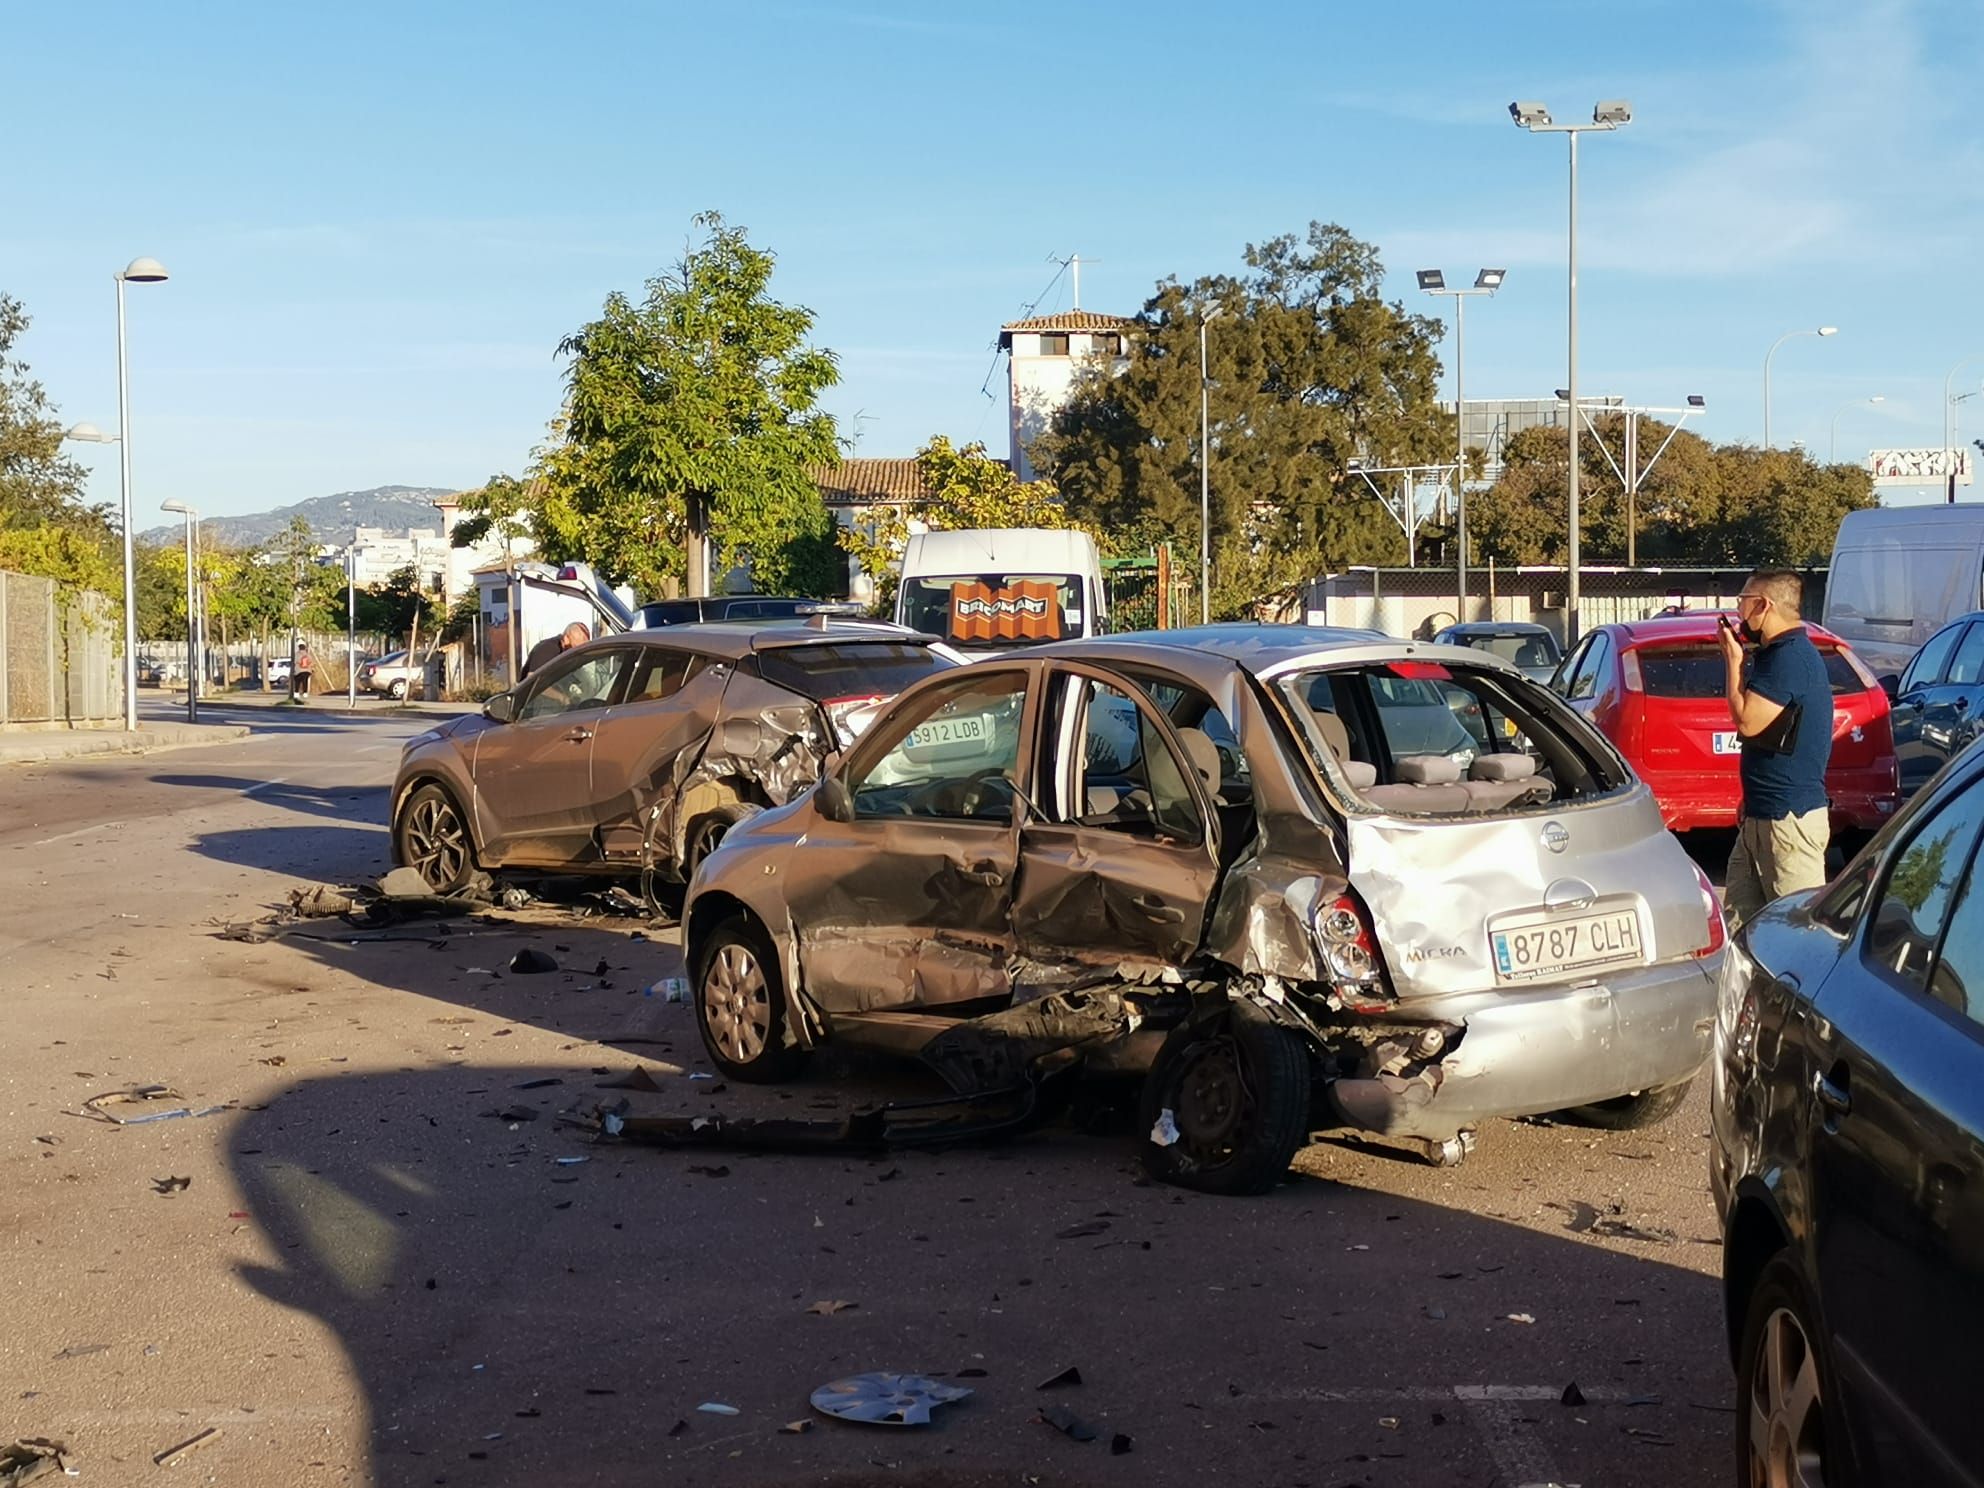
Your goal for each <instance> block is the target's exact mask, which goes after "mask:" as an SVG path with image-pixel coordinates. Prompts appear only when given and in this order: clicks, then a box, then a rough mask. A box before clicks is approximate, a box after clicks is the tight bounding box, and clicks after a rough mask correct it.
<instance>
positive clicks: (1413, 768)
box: [1397, 754, 1460, 785]
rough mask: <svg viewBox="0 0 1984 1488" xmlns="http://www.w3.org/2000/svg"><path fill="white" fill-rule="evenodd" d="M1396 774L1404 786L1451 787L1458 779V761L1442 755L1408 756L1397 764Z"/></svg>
mask: <svg viewBox="0 0 1984 1488" xmlns="http://www.w3.org/2000/svg"><path fill="white" fill-rule="evenodd" d="M1397 774H1398V778H1399V780H1400V781H1401V782H1402V783H1403V784H1406V785H1452V784H1453V783H1454V782H1455V781H1457V780H1459V779H1460V761H1459V760H1457V759H1449V758H1448V757H1447V756H1446V755H1444V754H1408V755H1406V756H1405V757H1404V758H1403V759H1401V760H1400V761H1399V762H1398V765H1397Z"/></svg>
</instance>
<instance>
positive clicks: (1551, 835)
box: [1543, 822, 1571, 853]
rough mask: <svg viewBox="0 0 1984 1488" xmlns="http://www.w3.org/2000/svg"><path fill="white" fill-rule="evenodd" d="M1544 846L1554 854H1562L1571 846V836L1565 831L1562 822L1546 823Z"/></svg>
mask: <svg viewBox="0 0 1984 1488" xmlns="http://www.w3.org/2000/svg"><path fill="white" fill-rule="evenodd" d="M1543 845H1544V846H1545V847H1547V848H1549V849H1550V851H1552V852H1553V853H1560V852H1562V851H1563V850H1564V849H1565V848H1567V847H1569V846H1570V845H1571V834H1570V833H1569V832H1566V831H1565V830H1564V824H1563V823H1562V822H1546V823H1545V824H1544V827H1543Z"/></svg>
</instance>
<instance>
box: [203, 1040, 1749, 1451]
mask: <svg viewBox="0 0 1984 1488" xmlns="http://www.w3.org/2000/svg"><path fill="white" fill-rule="evenodd" d="M596 1057H597V1056H596V1054H594V1053H591V1052H588V1051H586V1050H584V1049H573V1050H572V1052H571V1054H570V1056H569V1060H570V1062H558V1063H553V1064H549V1065H534V1064H527V1063H493V1064H483V1065H480V1066H468V1065H463V1066H460V1067H455V1068H428V1069H409V1070H403V1071H400V1072H395V1073H377V1074H365V1075H344V1076H331V1077H326V1078H316V1079H308V1080H304V1081H300V1082H298V1083H297V1084H295V1085H293V1086H290V1087H289V1088H287V1089H286V1090H284V1091H283V1092H281V1093H280V1094H279V1095H278V1096H277V1097H276V1098H274V1099H273V1100H272V1101H271V1102H270V1103H269V1105H268V1106H267V1108H266V1109H264V1110H261V1111H257V1112H253V1113H250V1114H248V1115H246V1116H244V1117H242V1118H241V1119H240V1120H239V1121H238V1123H237V1125H236V1126H235V1127H234V1129H233V1130H232V1132H231V1133H230V1134H229V1147H230V1152H231V1158H230V1160H231V1163H232V1166H233V1170H234V1173H235V1176H236V1178H237V1179H238V1181H239V1184H240V1187H241V1189H242V1191H243V1192H244V1193H245V1195H246V1199H247V1202H246V1207H247V1209H248V1211H249V1213H250V1215H251V1216H252V1220H253V1223H255V1224H256V1225H257V1226H259V1227H260V1229H261V1230H262V1232H263V1233H264V1234H265V1235H266V1238H267V1257H268V1258H267V1260H266V1262H265V1263H257V1264H251V1265H245V1266H244V1267H243V1268H242V1276H243V1280H244V1281H245V1282H246V1283H247V1284H248V1285H249V1286H250V1287H252V1288H253V1290H254V1291H255V1292H257V1293H258V1294H259V1295H260V1296H261V1297H263V1298H265V1299H267V1300H268V1301H269V1302H271V1303H273V1304H275V1305H277V1306H279V1307H282V1308H287V1309H292V1310H294V1311H296V1312H298V1313H300V1314H303V1315H304V1316H306V1317H308V1318H311V1319H315V1320H317V1321H319V1322H321V1323H323V1324H324V1325H325V1326H327V1327H328V1328H329V1329H331V1330H333V1331H334V1332H335V1334H336V1336H337V1339H338V1341H339V1344H340V1346H341V1347H342V1349H343V1350H344V1352H345V1354H346V1355H347V1357H348V1359H349V1361H350V1366H351V1369H352V1370H353V1372H354V1374H355V1376H356V1378H357V1379H358V1381H359V1382H360V1384H361V1385H362V1388H363V1390H364V1394H365V1397H366V1400H367V1402H368V1408H369V1412H370V1426H369V1431H370V1442H369V1449H370V1454H371V1474H372V1475H371V1478H370V1481H371V1482H372V1483H374V1484H375V1485H377V1488H416V1485H422V1488H424V1485H429V1484H477V1485H485V1488H510V1485H516V1488H524V1485H530V1488H538V1485H541V1484H543V1483H546V1482H551V1481H556V1482H559V1483H562V1484H571V1485H587V1484H598V1485H633V1484H641V1485H648V1484H656V1483H697V1484H701V1483H711V1484H723V1485H729V1484H736V1485H759V1488H771V1485H794V1488H797V1485H801V1484H805V1485H814V1484H821V1483H827V1484H834V1483H845V1484H853V1483H884V1482H886V1483H890V1484H902V1483H906V1482H908V1483H924V1484H927V1485H929V1488H938V1485H964V1484H976V1483H980V1482H985V1483H990V1482H1000V1483H1010V1482H1022V1481H1025V1482H1032V1481H1038V1482H1040V1483H1043V1484H1055V1483H1060V1484H1110V1485H1115V1484H1123V1485H1131V1484H1143V1483H1147V1482H1158V1483H1166V1482H1177V1483H1197V1482H1212V1481H1219V1482H1242V1481H1244V1482H1259V1483H1277V1484H1284V1483H1285V1484H1295V1483H1315V1484H1317V1485H1319V1488H1320V1485H1329V1488H1336V1485H1343V1484H1378V1483H1384V1484H1387V1485H1399V1484H1408V1485H1420V1484H1424V1485H1429V1488H1430V1485H1435V1484H1438V1485H1445V1484H1452V1483H1467V1484H1481V1485H1488V1484H1509V1485H1513V1484H1515V1483H1518V1482H1527V1481H1543V1480H1547V1479H1548V1478H1550V1477H1553V1476H1554V1477H1558V1478H1560V1479H1562V1480H1564V1481H1583V1482H1603V1483H1606V1484H1609V1485H1636V1484H1647V1485H1652V1484H1660V1485H1662V1488H1665V1485H1667V1484H1671V1483H1673V1482H1707V1481H1713V1480H1715V1478H1716V1475H1717V1474H1718V1473H1719V1472H1721V1471H1722V1470H1724V1469H1725V1467H1726V1462H1727V1457H1728V1445H1727V1436H1728V1432H1729V1431H1730V1430H1732V1429H1733V1425H1732V1421H1731V1417H1730V1416H1728V1415H1727V1414H1725V1413H1723V1407H1725V1406H1726V1405H1727V1403H1728V1399H1727V1397H1728V1395H1729V1393H1730V1392H1729V1390H1728V1388H1727V1378H1726V1364H1725V1363H1724V1362H1723V1361H1722V1359H1721V1355H1720V1347H1721V1345H1720V1334H1719V1303H1718V1289H1717V1286H1716V1283H1715V1282H1714V1280H1713V1279H1712V1278H1711V1277H1710V1276H1709V1275H1706V1274H1704V1273H1703V1272H1702V1271H1701V1270H1698V1269H1692V1268H1691V1267H1690V1266H1689V1265H1687V1264H1681V1263H1679V1262H1685V1261H1688V1260H1689V1259H1690V1256H1689V1255H1685V1254H1682V1252H1683V1251H1684V1250H1685V1249H1686V1248H1687V1247H1688V1246H1689V1245H1690V1244H1691V1243H1692V1242H1691V1237H1680V1238H1678V1239H1677V1240H1676V1241H1675V1242H1674V1244H1672V1245H1668V1246H1627V1245H1623V1244H1620V1243H1617V1242H1614V1243H1609V1244H1602V1243H1599V1242H1597V1241H1595V1240H1593V1239H1591V1238H1589V1237H1585V1236H1573V1235H1567V1234H1555V1233H1545V1232H1542V1231H1539V1230H1537V1229H1533V1228H1526V1227H1524V1226H1521V1225H1517V1224H1511V1223H1507V1222H1505V1221H1503V1220H1500V1219H1494V1218H1489V1217H1486V1216H1483V1215H1479V1214H1474V1213H1469V1212H1467V1210H1466V1209H1464V1208H1462V1207H1458V1206H1457V1205H1448V1204H1437V1203H1428V1202H1424V1201H1421V1200H1418V1199H1412V1198H1402V1197H1400V1196H1398V1195H1397V1194H1395V1193H1388V1192H1383V1191H1379V1190H1377V1189H1371V1188H1365V1187H1360V1186H1357V1185H1355V1184H1352V1183H1341V1182H1331V1181H1324V1180H1317V1179H1302V1180H1296V1181H1291V1182H1290V1183H1288V1184H1286V1185H1284V1186H1283V1187H1282V1188H1280V1189H1278V1190H1277V1191H1276V1192H1274V1193H1273V1194H1270V1195H1268V1196H1265V1197H1262V1198H1259V1199H1251V1200H1249V1199H1217V1198H1208V1197H1204V1196H1199V1195H1192V1194H1187V1193H1183V1192H1180V1191H1177V1190H1172V1189H1167V1188H1162V1187H1155V1186H1149V1185H1147V1184H1146V1183H1145V1182H1144V1181H1143V1180H1142V1179H1141V1177H1140V1175H1139V1174H1138V1172H1137V1170H1136V1168H1135V1165H1134V1163H1133V1161H1131V1160H1130V1156H1129V1153H1128V1150H1127V1148H1126V1147H1125V1146H1124V1145H1123V1144H1121V1143H1118V1142H1113V1141H1105V1140H1099V1139H1095V1138H1090V1137H1085V1136H1082V1135H1079V1134H1077V1133H1074V1132H1071V1131H1067V1130H1048V1131H1044V1132H1040V1133H1036V1134H1034V1135H1032V1136H1030V1137H1027V1138H1024V1139H1021V1140H1017V1141H1013V1142H1009V1143H1007V1144H1005V1145H1002V1146H988V1147H976V1148H959V1149H956V1150H953V1151H949V1152H943V1153H927V1152H913V1153H902V1154H894V1155H890V1156H886V1157H881V1158H873V1159H871V1158H863V1157H858V1156H817V1155H816V1156H804V1157H800V1156H758V1157H753V1156H746V1155H741V1154H736V1153H729V1154H725V1153H716V1152H662V1151H655V1150H650V1149H641V1148H630V1147H624V1146H619V1145H595V1144H594V1143H593V1141H592V1140H591V1138H590V1137H589V1135H588V1134H587V1133H585V1132H583V1131H581V1130H578V1129H576V1128H573V1127H568V1126H564V1125H561V1123H560V1121H559V1114H560V1112H561V1111H564V1110H567V1109H572V1108H577V1109H583V1108H586V1107H588V1106H589V1105H590V1104H591V1103H592V1102H593V1101H595V1100H597V1099H600V1098H602V1097H605V1098H612V1097H614V1096H615V1095H616V1094H617V1093H616V1092H610V1091H598V1090H595V1089H594V1088H593V1087H594V1085H595V1083H596V1082H597V1081H598V1080H600V1079H603V1078H605V1076H604V1075H603V1074H601V1073H600V1072H599V1071H601V1070H603V1069H606V1068H609V1067H611V1066H610V1065H595V1064H592V1063H591V1062H590V1061H591V1060H593V1059H595V1058H596ZM661 1078H662V1080H663V1083H664V1089H663V1091H662V1093H661V1094H660V1095H658V1096H652V1097H643V1098H641V1099H644V1100H645V1101H647V1102H648V1103H650V1104H653V1105H655V1106H657V1107H662V1108H669V1109H678V1108H694V1107H696V1106H701V1107H703V1108H705V1109H709V1110H735V1109H738V1108H739V1107H740V1106H741V1107H744V1108H757V1107H758V1106H761V1105H770V1106H776V1105H778V1104H780V1102H779V1100H778V1097H779V1095H780V1094H784V1095H786V1096H787V1097H788V1098H789V1100H788V1101H787V1102H786V1104H792V1103H795V1102H796V1103H797V1104H798V1105H800V1106H810V1105H813V1104H815V1103H820V1102H821V1101H822V1099H823V1098H822V1096H821V1095H820V1094H819V1092H817V1091H816V1090H810V1089H809V1088H808V1087H806V1086H803V1085H802V1086H800V1087H797V1088H796V1089H794V1090H789V1091H785V1092H778V1091H762V1090H761V1091H743V1090H741V1089H739V1088H738V1087H730V1088H728V1089H725V1088H723V1087H722V1084H721V1082H714V1083H712V1082H703V1081H695V1082H691V1081H688V1080H686V1079H683V1078H680V1077H674V1076H667V1075H663V1076H662V1077H661ZM546 1081H558V1082H561V1083H556V1084H546V1083H543V1082H546ZM524 1112H532V1113H535V1114H534V1116H533V1117H532V1119H528V1120H526V1119H521V1118H522V1116H523V1113H524ZM491 1113H502V1114H491ZM1697 1263H1698V1262H1697ZM822 1302H827V1303H846V1304H852V1305H851V1306H847V1307H843V1308H838V1309H834V1308H824V1309H816V1308H815V1307H814V1304H816V1303H822ZM276 1326H277V1325H275V1324H274V1323H273V1322H272V1323H271V1328H272V1330H274V1329H275V1328H276ZM1070 1365H1073V1366H1076V1367H1077V1368H1078V1369H1079V1371H1080V1377H1081V1382H1080V1384H1079V1385H1076V1386H1072V1387H1068V1388H1058V1389H1054V1390H1050V1391H1042V1390H1039V1389H1037V1388H1036V1386H1037V1385H1038V1384H1039V1383H1040V1382H1041V1381H1043V1380H1046V1379H1048V1378H1049V1377H1050V1376H1053V1375H1055V1374H1057V1373H1058V1372H1060V1371H1061V1370H1063V1369H1065V1368H1067V1367H1068V1366H1070ZM867 1370H914V1371H924V1372H939V1373H943V1374H945V1375H947V1376H948V1377H949V1378H950V1379H951V1380H952V1381H953V1382H955V1383H961V1384H964V1385H966V1386H968V1387H969V1388H971V1389H972V1390H973V1391H974V1392H975V1393H974V1395H973V1397H972V1398H971V1399H970V1400H968V1401H965V1402H962V1403H960V1404H957V1405H954V1406H950V1407H946V1408H945V1409H944V1410H943V1411H942V1412H940V1419H939V1421H938V1423H937V1424H935V1425H933V1426H932V1427H930V1428H929V1429H927V1430H905V1431H888V1430H883V1429H879V1428H863V1427H855V1426H848V1425H845V1424H841V1423H837V1422H832V1421H826V1420H820V1419H815V1418H813V1417H812V1413H811V1412H810V1411H809V1409H808V1397H809V1393H810V1392H811V1391H812V1390H813V1389H814V1388H815V1387H816V1386H818V1385H820V1384H823V1383H825V1382H827V1381H829V1380H833V1379H836V1378H841V1377H844V1376H847V1375H850V1374H854V1373H859V1372H862V1371H867ZM1704 1380H1707V1381H1713V1382H1715V1383H1714V1385H1713V1386H1712V1387H1710V1386H1704V1385H1703V1383H1702V1382H1703V1381H1704ZM1573 1383H1575V1384H1576V1385H1577V1386H1578V1391H1577V1394H1576V1395H1574V1396H1572V1397H1571V1398H1572V1399H1573V1400H1574V1401H1575V1400H1576V1399H1578V1398H1579V1397H1580V1396H1581V1397H1582V1399H1583V1401H1584V1403H1583V1404H1581V1405H1578V1404H1573V1405H1566V1404H1563V1403H1562V1401H1561V1398H1560V1397H1561V1395H1562V1392H1563V1391H1564V1390H1565V1387H1567V1386H1569V1385H1571V1384H1573ZM706 1404H713V1405H718V1406H722V1407H724V1408H725V1409H724V1411H723V1412H721V1413H718V1412H711V1411H706V1410H703V1409H701V1407H703V1406H704V1405H706ZM1048 1406H1058V1407H1062V1408H1065V1409H1067V1410H1070V1411H1072V1412H1074V1413H1075V1414H1076V1415H1077V1416H1079V1417H1080V1418H1082V1419H1083V1420H1085V1421H1086V1422H1088V1423H1089V1424H1090V1425H1092V1426H1093V1427H1094V1429H1095V1430H1096V1431H1097V1433H1098V1436H1099V1439H1098V1440H1096V1441H1094V1442H1092V1443H1087V1444H1083V1443H1078V1442H1075V1441H1072V1440H1069V1439H1068V1438H1066V1437H1064V1436H1062V1435H1061V1434H1060V1433H1059V1432H1057V1431H1056V1430H1054V1429H1051V1428H1050V1427H1049V1426H1047V1425H1045V1424H1041V1423H1040V1422H1039V1421H1038V1420H1037V1419H1036V1418H1037V1414H1038V1412H1039V1411H1040V1410H1041V1408H1043V1407H1048ZM807 1419H813V1425H812V1426H811V1427H810V1428H809V1429H807V1430H806V1431H805V1432H804V1433H803V1434H785V1433H782V1432H781V1431H780V1429H779V1428H780V1427H781V1426H783V1425H785V1424H786V1423H790V1422H794V1421H798V1420H807ZM1119 1433H1120V1434H1122V1435H1124V1436H1126V1437H1128V1438H1129V1441H1128V1443H1127V1446H1128V1448H1129V1450H1128V1451H1127V1452H1126V1453H1124V1454H1122V1455H1116V1454H1112V1452H1111V1442H1112V1438H1113V1437H1115V1436H1116V1435H1117V1434H1119Z"/></svg>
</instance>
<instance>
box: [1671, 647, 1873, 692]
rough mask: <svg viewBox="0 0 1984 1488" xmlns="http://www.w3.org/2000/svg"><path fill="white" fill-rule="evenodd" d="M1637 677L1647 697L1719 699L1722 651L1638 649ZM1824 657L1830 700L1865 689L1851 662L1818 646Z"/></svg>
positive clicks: (1837, 652) (1707, 649)
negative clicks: (1830, 690)
mask: <svg viewBox="0 0 1984 1488" xmlns="http://www.w3.org/2000/svg"><path fill="white" fill-rule="evenodd" d="M1633 655H1635V656H1637V657H1638V658H1639V663H1640V678H1641V681H1642V684H1643V686H1644V688H1645V691H1646V695H1647V696H1648V697H1664V698H1719V697H1721V696H1722V683H1723V670H1722V652H1721V651H1720V650H1718V649H1717V648H1715V647H1713V646H1662V647H1659V648H1657V649H1656V648H1649V647H1642V648H1640V649H1638V650H1636V651H1634V652H1633ZM1819 655H1820V656H1822V657H1824V658H1825V663H1826V680H1827V681H1828V682H1830V683H1831V684H1832V695H1833V696H1834V697H1850V696H1857V695H1858V694H1860V693H1863V692H1865V691H1866V690H1867V684H1866V683H1864V682H1862V681H1861V680H1860V677H1859V674H1858V673H1856V672H1855V671H1854V669H1853V663H1852V661H1851V660H1850V659H1849V658H1848V657H1847V656H1846V655H1845V654H1844V653H1843V652H1841V651H1840V650H1839V649H1838V647H1836V646H1821V647H1819Z"/></svg>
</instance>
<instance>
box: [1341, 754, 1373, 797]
mask: <svg viewBox="0 0 1984 1488" xmlns="http://www.w3.org/2000/svg"><path fill="white" fill-rule="evenodd" d="M1338 763H1339V764H1341V766H1342V767H1343V778H1344V780H1345V781H1346V782H1347V783H1348V784H1349V786H1350V788H1351V789H1352V790H1355V791H1365V790H1369V789H1370V788H1371V787H1372V786H1374V785H1376V784H1377V783H1378V767H1377V766H1376V765H1367V764H1366V763H1364V761H1363V760H1341V761H1339V762H1338Z"/></svg>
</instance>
